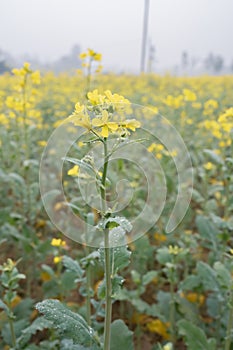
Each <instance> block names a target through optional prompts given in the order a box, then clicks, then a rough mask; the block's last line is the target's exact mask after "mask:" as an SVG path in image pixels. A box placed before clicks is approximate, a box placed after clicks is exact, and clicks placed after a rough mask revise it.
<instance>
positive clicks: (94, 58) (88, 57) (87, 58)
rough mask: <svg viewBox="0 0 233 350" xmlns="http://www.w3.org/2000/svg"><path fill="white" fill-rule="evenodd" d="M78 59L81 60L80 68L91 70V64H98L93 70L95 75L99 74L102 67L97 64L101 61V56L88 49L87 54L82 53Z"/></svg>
mask: <svg viewBox="0 0 233 350" xmlns="http://www.w3.org/2000/svg"><path fill="white" fill-rule="evenodd" d="M79 58H80V59H81V60H82V67H83V68H87V69H91V66H92V63H98V65H97V67H96V68H95V73H101V71H102V69H103V66H102V65H101V64H100V63H99V62H101V60H102V54H101V53H98V52H95V51H94V50H92V49H88V50H87V52H82V53H81V54H80V55H79Z"/></svg>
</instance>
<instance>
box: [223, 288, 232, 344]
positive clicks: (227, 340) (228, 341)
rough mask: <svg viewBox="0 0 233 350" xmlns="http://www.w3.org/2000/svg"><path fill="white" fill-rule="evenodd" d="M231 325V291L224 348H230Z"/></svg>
mask: <svg viewBox="0 0 233 350" xmlns="http://www.w3.org/2000/svg"><path fill="white" fill-rule="evenodd" d="M232 325H233V292H231V300H230V311H229V318H228V323H227V333H226V341H225V347H224V350H230V347H231V334H232Z"/></svg>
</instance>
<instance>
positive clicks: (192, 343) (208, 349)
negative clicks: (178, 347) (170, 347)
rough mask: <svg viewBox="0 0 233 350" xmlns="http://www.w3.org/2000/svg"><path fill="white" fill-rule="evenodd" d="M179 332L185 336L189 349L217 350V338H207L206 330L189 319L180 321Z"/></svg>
mask: <svg viewBox="0 0 233 350" xmlns="http://www.w3.org/2000/svg"><path fill="white" fill-rule="evenodd" d="M178 327H179V333H180V334H181V335H183V336H185V342H186V345H187V346H188V349H189V350H197V349H198V350H215V349H216V341H215V339H213V338H212V339H207V338H206V336H205V333H204V331H203V330H202V329H201V328H199V327H197V326H195V325H193V324H192V323H191V322H189V321H185V320H181V321H179V322H178Z"/></svg>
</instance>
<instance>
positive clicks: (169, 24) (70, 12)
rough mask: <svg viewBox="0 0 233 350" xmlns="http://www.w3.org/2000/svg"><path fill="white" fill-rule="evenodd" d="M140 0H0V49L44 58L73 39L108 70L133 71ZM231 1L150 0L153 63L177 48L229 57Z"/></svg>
mask: <svg viewBox="0 0 233 350" xmlns="http://www.w3.org/2000/svg"><path fill="white" fill-rule="evenodd" d="M143 11H144V0H0V49H3V50H5V51H8V52H9V53H11V54H13V55H22V54H23V53H27V54H30V55H34V56H35V57H38V58H39V59H41V60H43V61H45V60H49V61H52V60H54V59H56V58H59V57H60V56H62V55H65V54H68V53H69V52H70V50H71V48H72V46H73V45H75V44H80V45H81V47H82V49H83V50H85V49H86V48H88V47H90V48H93V49H94V50H96V51H98V52H101V53H102V54H103V64H104V65H105V67H107V68H109V69H115V68H117V69H123V70H127V69H131V70H133V69H134V70H137V69H138V68H139V64H140V50H141V35H142V20H143ZM232 18H233V0H150V18H149V37H150V40H151V41H152V42H153V44H155V46H156V52H157V53H156V56H157V61H158V63H157V64H158V66H161V67H165V66H170V65H174V64H175V63H179V62H180V56H181V52H182V51H183V50H187V51H188V52H189V53H190V54H191V55H194V56H199V57H205V56H207V54H208V53H209V52H210V51H212V52H214V53H217V54H221V55H223V56H224V57H225V58H226V61H227V62H230V60H231V59H233V45H232V41H233V40H232V34H233V20H232Z"/></svg>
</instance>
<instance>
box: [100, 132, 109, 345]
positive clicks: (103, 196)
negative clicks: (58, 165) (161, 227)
mask: <svg viewBox="0 0 233 350" xmlns="http://www.w3.org/2000/svg"><path fill="white" fill-rule="evenodd" d="M103 143H104V170H103V175H102V182H101V185H102V186H101V189H100V192H101V201H102V215H103V216H104V215H105V212H106V188H105V185H106V178H107V169H108V160H109V159H108V148H107V139H106V138H105V139H104V142H103ZM104 256H105V282H106V291H105V320H104V350H110V342H111V320H112V281H111V255H110V246H109V230H108V229H105V230H104Z"/></svg>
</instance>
